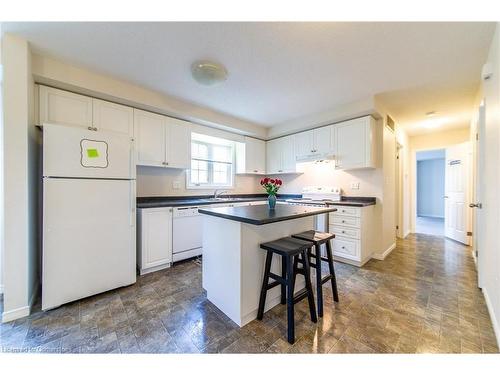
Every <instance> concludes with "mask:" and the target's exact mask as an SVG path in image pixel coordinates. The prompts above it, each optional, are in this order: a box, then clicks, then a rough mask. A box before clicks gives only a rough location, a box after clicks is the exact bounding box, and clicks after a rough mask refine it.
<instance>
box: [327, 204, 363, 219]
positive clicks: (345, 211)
mask: <svg viewBox="0 0 500 375" xmlns="http://www.w3.org/2000/svg"><path fill="white" fill-rule="evenodd" d="M336 208H337V211H336V212H333V213H332V215H341V216H345V215H346V216H356V217H361V208H359V207H346V206H337V207H336Z"/></svg>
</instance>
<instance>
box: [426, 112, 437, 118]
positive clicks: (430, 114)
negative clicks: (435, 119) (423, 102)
mask: <svg viewBox="0 0 500 375" xmlns="http://www.w3.org/2000/svg"><path fill="white" fill-rule="evenodd" d="M425 115H426V116H427V117H432V116H435V115H436V111H430V112H427V113H426V114H425Z"/></svg>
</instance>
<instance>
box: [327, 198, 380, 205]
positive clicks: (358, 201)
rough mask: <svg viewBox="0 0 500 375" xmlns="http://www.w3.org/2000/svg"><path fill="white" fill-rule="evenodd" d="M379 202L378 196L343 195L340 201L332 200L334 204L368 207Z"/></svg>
mask: <svg viewBox="0 0 500 375" xmlns="http://www.w3.org/2000/svg"><path fill="white" fill-rule="evenodd" d="M376 203H377V198H372V197H348V196H342V198H341V200H340V201H338V202H332V203H331V205H332V206H350V207H366V206H373V205H375V204H376Z"/></svg>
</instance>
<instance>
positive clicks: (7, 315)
mask: <svg viewBox="0 0 500 375" xmlns="http://www.w3.org/2000/svg"><path fill="white" fill-rule="evenodd" d="M30 310H31V308H30V306H23V307H19V308H18V309H14V310H9V311H4V312H3V313H2V323H7V322H10V321H12V320H16V319H20V318H24V317H26V316H28V315H29V314H30Z"/></svg>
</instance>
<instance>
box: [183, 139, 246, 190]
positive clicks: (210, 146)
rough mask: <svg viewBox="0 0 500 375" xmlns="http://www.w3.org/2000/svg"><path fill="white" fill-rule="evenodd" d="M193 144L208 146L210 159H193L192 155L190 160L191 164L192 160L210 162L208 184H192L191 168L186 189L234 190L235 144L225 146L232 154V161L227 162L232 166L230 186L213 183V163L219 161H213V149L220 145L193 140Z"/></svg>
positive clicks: (229, 175)
mask: <svg viewBox="0 0 500 375" xmlns="http://www.w3.org/2000/svg"><path fill="white" fill-rule="evenodd" d="M193 143H198V144H203V145H206V146H207V148H208V158H207V159H198V158H193V155H192V154H191V158H190V162H191V161H192V160H198V161H206V162H208V171H207V175H208V182H207V183H200V184H196V183H192V182H191V168H189V169H188V170H187V173H186V188H187V189H234V177H235V168H236V163H235V147H234V142H230V143H228V144H227V145H224V146H225V147H228V148H230V152H231V161H230V162H227V164H228V165H230V168H229V171H228V178H229V181H230V183H229V184H217V183H214V182H213V178H214V172H213V163H214V162H217V161H215V160H213V159H212V149H213V147H214V146H218V144H217V143H212V142H209V141H202V140H198V139H191V144H193ZM193 148H194V147H191V149H193ZM219 163H220V162H219Z"/></svg>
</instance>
